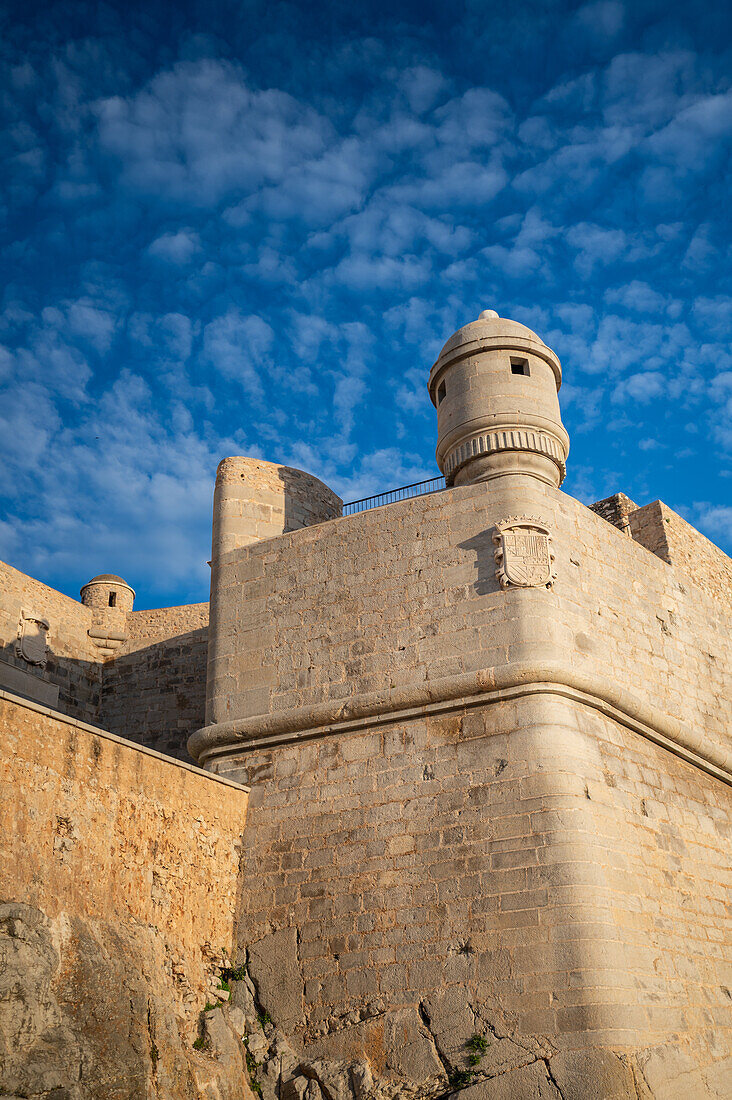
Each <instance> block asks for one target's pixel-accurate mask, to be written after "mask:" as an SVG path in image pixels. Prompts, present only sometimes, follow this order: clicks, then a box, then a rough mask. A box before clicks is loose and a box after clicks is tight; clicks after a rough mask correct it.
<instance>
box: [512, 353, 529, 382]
mask: <svg viewBox="0 0 732 1100" xmlns="http://www.w3.org/2000/svg"><path fill="white" fill-rule="evenodd" d="M511 374H523V376H524V377H525V378H528V377H529V361H528V359H513V358H512V359H511Z"/></svg>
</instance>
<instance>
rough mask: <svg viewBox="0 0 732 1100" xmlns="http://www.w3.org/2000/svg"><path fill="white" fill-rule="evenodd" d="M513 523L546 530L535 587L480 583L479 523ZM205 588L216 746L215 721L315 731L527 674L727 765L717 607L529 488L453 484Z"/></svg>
mask: <svg viewBox="0 0 732 1100" xmlns="http://www.w3.org/2000/svg"><path fill="white" fill-rule="evenodd" d="M502 480H508V479H502ZM499 484H500V483H499ZM522 512H523V513H526V514H528V515H531V514H535V515H538V516H540V517H542V518H543V519H544V521H545V522H547V523H548V524H549V526H550V528H551V529H552V532H553V544H552V545H553V549H554V553H555V555H556V558H555V563H554V566H555V569H556V571H557V574H558V577H557V580H556V582H555V584H554V587H553V589H552V590H551V591H547V590H546V589H536V588H527V589H523V590H517V589H514V590H512V591H510V592H508V593H507V592H503V591H501V588H500V585H499V583H498V580H497V578H496V567H495V561H494V544H493V541H492V537H493V532H494V524H495V523H496V522H497V521H498V520H501V519H504V518H506V516H509V515H515V514H521V513H522ZM680 522H683V521H680ZM704 541H705V542H706V541H707V540H704ZM707 545H708V546H709V547H712V544H711V543H708V544H707ZM712 549H716V548H713V547H712ZM719 553H720V554H721V552H719ZM212 593H213V598H214V601H215V614H216V629H215V631H214V632H212V635H211V639H210V647H209V649H210V652H209V675H208V694H207V714H208V719H207V720H208V721H209V723H211V724H219V725H220V726H221V727H222V728H221V729H219V730H218V731H217V732H216V733H215V734H214V735H213V736H214V738H220V739H223V741H224V742H225V741H226V739H227V738H228V736H229V733H228V727H227V724H230V723H233V725H234V728H238V726H241V728H242V729H244V730H249V729H250V728H251V729H252V730H255V731H256V730H260V731H262V732H266V731H268V730H269V729H272V730H273V731H275V730H277V729H278V728H280V727H281V726H282V724H283V723H285V724H286V723H287V722H288V721H291V722H292V723H294V725H299V726H300V727H306V726H307V725H308V724H309V725H312V726H318V725H323V724H325V723H326V722H328V721H337V720H339V718H341V717H345V716H348V715H349V714H350V713H356V712H360V711H363V710H364V709H365V710H368V709H369V708H370V707H376V708H377V709H378V708H381V709H382V710H383V709H384V708H386V707H391V708H393V709H396V708H398V707H399V706H400V705H412V704H413V703H414V702H415V701H417V702H420V703H425V702H428V701H429V700H430V699H432V698H435V697H436V695H439V693H440V692H442V693H443V694H444V693H445V692H448V693H452V694H453V695H454V694H455V693H458V694H459V693H460V692H461V691H464V690H467V687H468V685H469V684H471V683H473V682H474V679H475V676H476V674H478V673H480V672H481V671H482V670H491V669H501V668H504V669H505V668H507V667H510V666H513V665H516V664H517V663H521V662H523V663H526V662H529V663H531V664H532V665H533V666H537V665H539V664H541V665H547V664H555V665H563V666H566V668H567V669H569V670H571V672H572V673H573V675H574V676H575V678H576V679H577V681H578V683H579V680H580V678H581V677H583V676H584V677H586V678H588V679H589V680H591V681H593V682H595V683H597V682H599V681H602V685H601V686H602V688H603V690H607V691H609V692H610V693H611V694H612V693H615V694H617V693H618V691H619V692H625V693H631V694H632V695H633V696H634V697H635V698H637V700H642V701H643V704H644V706H645V707H650V708H655V709H656V710H657V711H658V712H660V713H662V714H664V715H666V716H671V717H672V718H673V720H674V721H677V722H680V723H682V724H683V725H684V728H685V730H686V734H687V735H688V736H690V737H692V738H693V737H695V736H696V734H695V733H694V731H702V730H703V731H704V732H703V741H704V744H705V746H706V747H707V748H708V749H709V751H710V752H712V754H714V753H716V754H717V755H718V756H719V758H720V759H726V760H727V761H728V762H729V760H730V745H729V729H728V715H727V713H726V711H725V709H724V708H722V709H720V707H719V700H720V699H723V698H728V697H729V693H730V675H731V674H730V671H729V670H730V668H732V659H731V658H732V621H731V619H732V602H729V603H728V602H724V600H723V599H722V596H723V593H722V592H721V590H720V594H719V598H718V599H711V598H710V597H709V596H708V595H707V594H706V593H704V592H703V591H700V589H699V587H698V586H697V582H696V579H695V577H694V576H688V575H686V574H680V573H679V572H678V571H675V570H674V569H672V568H670V567H669V566H668V565H667V564H666V563H665V562H663V561H661V560H659V558H658V557H657V556H656V555H655V554H651V553H648V551H647V550H646V548H645V547H643V546H641V545H638V544H637V543H636V542H635V541H634V540H632V539H629V538H627V537H625V536H623V535H622V534H621V532H619V531H618V530H616V529H615V528H614V527H613V526H611V525H610V524H608V523H605V522H604V521H603V520H602V519H600V518H599V517H597V516H595V515H594V514H593V513H592V512H591V511H590V510H589V509H587V508H585V507H584V506H583V505H581V504H579V503H578V502H577V501H575V500H573V499H572V498H571V497H568V496H566V495H565V494H563V493H561V492H559V491H554V490H551V489H549V488H548V487H547V488H546V489H544V487H543V486H541V485H540V484H531V483H529V484H528V485H527V486H526V488H523V487H517V488H516V490H515V491H513V490H512V489H511V488H499V487H497V486H496V487H489V486H488V485H487V484H479V485H473V486H465V487H462V488H459V489H450V490H445V491H444V492H441V493H435V494H432V495H430V496H425V497H421V498H417V499H415V500H411V501H407V502H401V503H399V504H395V505H390V506H387V507H385V508H377V509H374V510H373V511H371V512H366V513H362V514H360V515H356V516H350V517H347V518H344V519H340V520H336V521H334V522H332V523H329V524H327V525H322V526H320V527H317V528H311V529H308V530H303V531H296V532H292V533H291V534H288V535H283V536H280V537H279V538H276V539H271V540H269V541H267V542H266V543H264V544H261V543H260V544H257V545H254V546H251V547H249V548H245V549H243V550H241V551H240V552H239V553H238V554H236V555H232V556H231V560H230V561H227V562H226V563H223V564H221V565H220V567H219V569H218V570H217V571H216V572H215V574H214V583H213V588H212ZM671 670H673V672H671ZM460 676H463V677H467V679H466V680H465V683H463V684H462V685H461V684H451V683H450V678H452V677H460ZM613 685H615V686H613ZM471 690H473V689H471ZM204 740H205V738H204ZM201 743H203V741H202V742H201ZM196 744H198V742H196Z"/></svg>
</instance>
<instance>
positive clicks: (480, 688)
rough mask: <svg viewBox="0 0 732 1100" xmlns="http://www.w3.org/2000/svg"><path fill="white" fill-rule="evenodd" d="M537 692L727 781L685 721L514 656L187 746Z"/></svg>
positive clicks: (279, 740)
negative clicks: (474, 669)
mask: <svg viewBox="0 0 732 1100" xmlns="http://www.w3.org/2000/svg"><path fill="white" fill-rule="evenodd" d="M539 694H541V695H555V696H559V697H563V698H567V699H571V700H573V701H575V702H578V703H581V704H583V705H585V706H588V707H591V708H592V709H594V710H597V711H599V712H600V713H602V714H605V715H606V716H607V717H609V718H612V719H614V720H615V721H617V722H619V723H620V724H621V725H623V726H626V727H627V728H628V729H631V730H633V731H634V732H636V733H638V734H640V736H642V737H645V738H647V739H648V740H649V741H653V742H654V743H655V744H657V745H661V746H662V747H663V748H665V749H668V750H669V751H670V752H672V753H674V754H675V755H676V756H679V757H681V758H682V759H683V760H686V761H687V762H688V763H690V764H693V765H694V766H695V767H698V768H701V769H702V770H703V771H705V772H707V773H709V774H710V775H713V776H715V777H716V778H717V779H721V780H722V781H723V782H724V783H729V784H730V785H732V748H730V749H726V750H725V749H723V748H720V747H719V746H716V745H710V744H708V743H706V741H705V739H704V736H703V734H702V733H700V732H699V731H698V730H696V729H695V728H693V727H692V726H691V725H689V724H688V723H686V722H682V721H680V720H679V719H677V718H674V717H673V716H672V715H669V714H667V713H665V712H664V711H662V710H661V709H660V708H658V707H655V706H653V705H652V704H650V703H646V702H644V701H643V700H641V699H638V698H637V696H635V695H634V694H633V693H632V692H630V691H627V690H625V689H623V688H621V687H618V686H617V684H615V683H613V682H612V681H610V680H608V679H605V678H604V677H601V676H598V675H596V674H593V673H590V672H585V671H583V670H581V669H576V668H567V667H566V665H564V664H563V663H562V662H561V661H552V660H540V661H523V662H521V661H518V662H515V663H513V664H508V665H503V666H500V667H498V668H488V669H480V670H478V671H477V672H469V673H462V674H461V675H458V676H446V677H441V678H440V679H437V680H432V681H426V682H424V683H421V684H420V685H419V686H417V687H413V688H406V689H405V688H400V689H392V690H389V691H384V692H371V693H368V694H364V695H357V696H355V697H354V698H352V699H348V700H345V701H344V700H338V701H332V702H327V703H320V704H317V705H315V706H311V707H298V708H293V709H291V710H283V711H280V712H277V713H273V714H265V715H258V716H256V717H253V718H244V719H239V720H235V721H232V722H221V723H218V724H216V725H211V726H206V727H204V728H203V729H200V730H198V731H197V732H196V733H194V734H192V735H191V737H190V738H189V740H188V751H189V752H190V754H191V756H192V757H193V758H194V759H195V760H197V761H198V762H199V763H200V764H201V765H206V764H208V763H210V762H212V761H213V760H214V759H215V758H216V757H219V756H224V755H230V754H231V753H232V752H241V751H242V749H265V748H270V747H274V746H276V745H282V744H287V743H289V742H297V741H303V740H311V739H314V738H318V737H327V736H334V735H338V734H343V733H347V732H350V731H353V730H358V729H366V728H369V727H373V726H378V725H383V724H384V723H385V722H395V721H406V720H409V719H413V718H419V717H425V716H427V715H432V714H440V713H446V712H449V711H454V710H460V709H463V708H467V707H476V706H484V705H487V704H491V703H499V702H503V701H505V700H508V699H516V698H521V697H524V696H529V695H539Z"/></svg>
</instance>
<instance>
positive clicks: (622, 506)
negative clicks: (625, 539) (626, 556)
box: [590, 493, 638, 535]
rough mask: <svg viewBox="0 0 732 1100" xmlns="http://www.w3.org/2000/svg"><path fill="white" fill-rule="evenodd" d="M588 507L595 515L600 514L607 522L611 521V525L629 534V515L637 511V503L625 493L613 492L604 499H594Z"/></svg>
mask: <svg viewBox="0 0 732 1100" xmlns="http://www.w3.org/2000/svg"><path fill="white" fill-rule="evenodd" d="M590 509H591V510H592V511H593V512H594V513H595V515H597V516H601V517H602V519H605V520H607V522H608V523H612V525H613V527H617V528H618V530H619V531H624V532H625V534H626V535H629V534H630V516H631V514H632V513H633V512H637V510H638V505H637V504H636V503H635V501H632V500H631V499H630V497H627V496H626V495H625V493H614V494H613V495H612V496H611V497H605V498H604V500H596V501H595V503H594V504H591V505H590Z"/></svg>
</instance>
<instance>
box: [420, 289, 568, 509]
mask: <svg viewBox="0 0 732 1100" xmlns="http://www.w3.org/2000/svg"><path fill="white" fill-rule="evenodd" d="M561 384H562V369H561V366H560V363H559V359H558V358H557V356H556V355H555V354H554V352H553V351H552V350H551V349H550V348H548V347H547V346H546V344H545V343H544V342H543V341H542V340H541V339H540V338H539V337H538V336H537V335H536V333H535V332H532V331H531V329H529V328H527V327H526V326H525V325H522V324H519V322H518V321H510V320H507V319H506V318H503V317H499V316H498V314H497V313H496V312H495V311H494V310H492V309H486V310H484V311H483V312H482V313H481V314H480V316H479V317H478V319H477V321H471V322H470V323H469V324H467V325H463V327H462V328H460V329H458V331H457V332H456V333H454V335H453V336H451V337H450V339H449V340H448V341H447V343H446V344H445V346H444V347H443V349H442V351H441V352H440V354H439V356H438V358H437V362H436V363H435V364H434V366H433V367H432V371H431V373H430V378H429V391H430V397H431V398H432V404H433V405H434V406H435V407H436V409H437V430H438V442H437V465H438V466H439V467H440V469H441V470H442V472H443V474H444V475H445V480H446V482H447V484H448V486H451V485H467V484H470V483H471V482H476V481H488V480H490V479H491V478H495V477H500V476H501V475H503V474H529V475H531V476H532V477H536V478H539V480H540V481H543V482H545V483H546V484H548V485H552V486H555V487H558V486H559V485H561V483H562V481H563V479H564V473H565V464H566V459H567V454H568V453H569V436H568V435H567V432H566V431H565V428H564V425H563V424H562V420H561V416H560V414H559V400H558V397H557V394H558V390H559V387H560V386H561Z"/></svg>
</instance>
